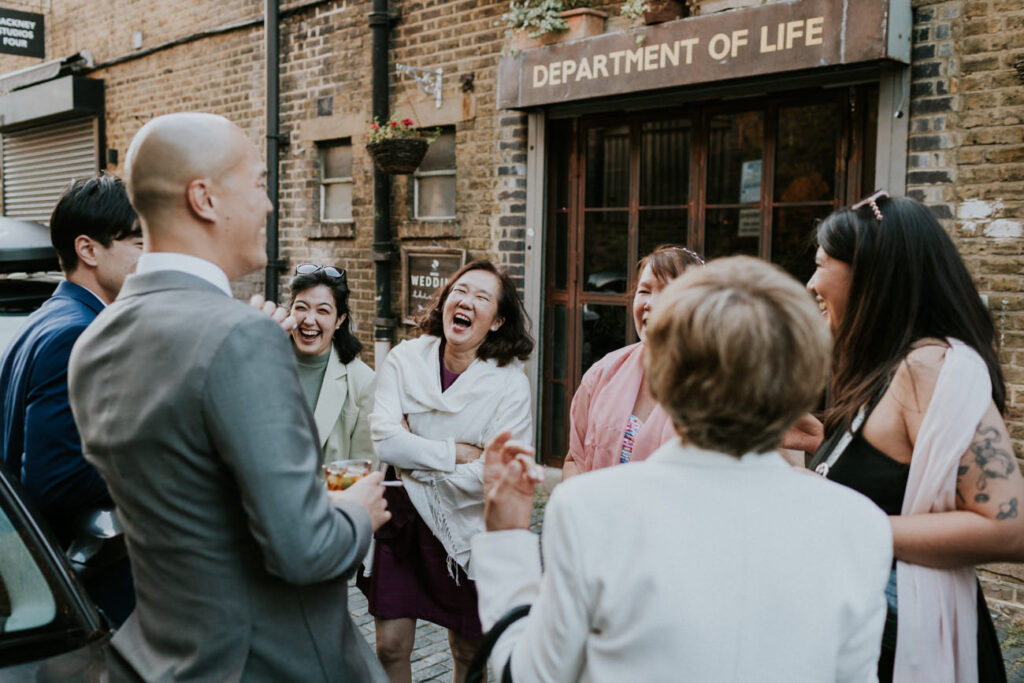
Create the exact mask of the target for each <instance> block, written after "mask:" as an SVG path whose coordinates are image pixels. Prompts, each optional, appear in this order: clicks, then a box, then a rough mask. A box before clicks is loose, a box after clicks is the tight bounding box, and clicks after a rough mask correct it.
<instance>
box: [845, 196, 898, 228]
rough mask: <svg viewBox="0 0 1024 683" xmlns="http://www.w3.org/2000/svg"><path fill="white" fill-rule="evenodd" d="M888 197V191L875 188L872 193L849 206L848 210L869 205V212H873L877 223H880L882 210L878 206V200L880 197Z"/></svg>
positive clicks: (855, 209)
mask: <svg viewBox="0 0 1024 683" xmlns="http://www.w3.org/2000/svg"><path fill="white" fill-rule="evenodd" d="M888 198H889V193H888V192H886V191H885V190H875V191H874V193H873V194H872V195H871V196H869V197H865V198H864V199H862V200H860V201H859V202H857V203H856V204H854V205H853V206H851V207H850V210H851V211H857V210H858V209H860V208H862V207H864V206H870V207H871V213H873V214H875V220H877V221H878V222H879V223H881V222H882V210H881V209H879V208H878V201H879V200H880V199H888Z"/></svg>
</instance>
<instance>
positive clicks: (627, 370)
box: [562, 245, 704, 479]
mask: <svg viewBox="0 0 1024 683" xmlns="http://www.w3.org/2000/svg"><path fill="white" fill-rule="evenodd" d="M693 265H704V261H703V260H702V259H701V258H700V257H699V256H697V254H695V253H694V252H692V251H690V250H689V249H687V248H686V247H677V246H672V245H664V246H660V247H658V248H657V249H655V250H654V251H652V252H651V253H650V254H648V255H647V256H645V257H643V258H642V259H641V260H640V263H639V264H637V272H638V273H639V275H638V277H637V283H636V293H635V294H634V295H633V324H634V326H635V328H636V331H637V334H638V335H640V341H639V342H637V343H636V344H631V345H629V346H627V347H625V348H622V349H618V350H617V351H612V352H611V353H609V354H608V355H607V356H605V357H604V358H602V359H601V360H599V361H598V362H596V363H594V364H593V365H592V366H591V367H590V369H589V370H587V372H586V373H585V374H584V375H583V380H582V381H581V382H580V386H579V388H578V389H577V390H576V394H575V395H574V396H573V397H572V407H571V409H570V422H569V454H568V455H566V456H565V463H564V464H563V466H562V479H568V478H569V477H571V476H573V475H575V474H579V473H580V472H589V471H590V470H596V469H600V468H602V467H611V466H612V465H618V464H620V463H625V462H630V461H638V460H644V459H646V458H647V456H649V455H650V454H651V453H653V452H654V451H656V450H657V449H658V447H659V446H661V445H662V444H663V443H665V442H666V441H668V440H669V439H671V438H673V437H675V435H676V433H675V430H674V429H673V428H672V422H671V420H669V417H668V415H666V414H665V411H664V410H662V409H661V406H659V405H658V403H657V401H655V400H654V397H653V396H652V395H651V390H650V389H649V388H648V386H647V378H646V377H645V376H644V349H645V339H646V328H647V317H648V315H649V314H650V312H651V306H652V305H653V303H654V300H655V299H656V298H657V296H658V294H659V293H660V292H661V290H662V289H664V288H665V286H666V285H668V283H669V282H671V281H672V280H674V279H676V278H677V277H679V276H680V275H682V273H683V271H684V270H686V269H687V268H688V267H690V266H693Z"/></svg>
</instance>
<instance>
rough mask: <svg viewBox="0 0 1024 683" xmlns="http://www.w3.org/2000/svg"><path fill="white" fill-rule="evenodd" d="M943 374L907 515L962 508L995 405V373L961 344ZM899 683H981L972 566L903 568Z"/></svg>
mask: <svg viewBox="0 0 1024 683" xmlns="http://www.w3.org/2000/svg"><path fill="white" fill-rule="evenodd" d="M948 341H949V344H950V348H949V350H948V351H947V352H946V358H945V361H944V362H943V364H942V369H941V371H940V372H939V377H938V380H937V382H936V384H935V393H934V394H932V399H931V402H930V403H929V405H928V411H927V412H926V413H925V417H924V421H923V422H922V423H921V430H920V431H919V432H918V435H917V442H916V443H915V444H914V452H913V456H912V458H911V461H910V476H909V479H908V481H907V490H906V495H905V496H904V499H903V509H902V514H904V515H916V514H923V513H928V512H945V511H949V510H955V509H956V475H957V467H958V466H959V464H960V458H961V456H962V455H963V454H964V452H966V451H967V448H968V447H969V446H970V444H971V441H972V439H973V438H974V433H975V431H976V430H977V427H978V424H979V423H980V422H981V418H982V417H983V416H984V414H985V411H986V410H987V409H988V406H989V403H990V402H991V400H992V385H991V380H990V378H989V374H988V367H987V366H986V365H985V362H984V361H983V360H982V359H981V356H979V355H978V354H977V352H975V351H974V349H972V348H970V347H969V346H967V345H965V344H964V343H962V342H960V341H959V340H956V339H950V340H948ZM896 581H897V595H898V600H899V605H898V609H899V618H898V628H897V635H896V663H895V669H894V672H893V680H895V681H898V682H899V683H910V682H912V681H913V682H916V681H928V682H929V683H942V682H944V681H948V682H949V683H977V680H978V663H977V656H978V655H977V628H978V612H977V588H976V585H975V582H976V579H975V575H974V568H973V567H961V568H959V569H933V568H931V567H922V566H920V565H915V564H907V563H905V562H899V563H898V564H897V571H896Z"/></svg>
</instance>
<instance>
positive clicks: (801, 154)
mask: <svg viewBox="0 0 1024 683" xmlns="http://www.w3.org/2000/svg"><path fill="white" fill-rule="evenodd" d="M836 114H837V112H836V104H835V102H826V103H822V104H812V105H807V106H800V107H782V108H780V109H779V124H778V129H777V130H778V132H777V133H776V150H775V201H777V202H817V201H827V202H831V201H832V199H833V197H834V191H835V183H836V145H837V142H838V141H837V139H836V129H835V128H834V127H833V126H828V125H821V122H823V121H828V120H829V119H831V118H834V117H835V116H836Z"/></svg>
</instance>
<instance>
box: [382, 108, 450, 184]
mask: <svg viewBox="0 0 1024 683" xmlns="http://www.w3.org/2000/svg"><path fill="white" fill-rule="evenodd" d="M437 136H438V131H437V130H432V131H424V130H420V129H419V128H416V127H415V125H413V122H412V119H401V120H395V119H392V120H390V121H387V122H385V123H381V122H380V121H379V120H378V119H374V122H373V123H372V124H370V132H369V133H368V134H367V136H366V151H367V152H369V153H370V156H371V157H373V163H374V164H376V165H377V168H379V169H380V170H382V171H384V172H385V173H391V174H392V175H401V174H405V173H412V172H413V171H415V170H416V168H417V167H418V166H419V165H420V162H421V161H423V156H424V155H425V154H426V153H427V146H428V145H429V144H430V143H431V142H433V141H434V140H436V139H437Z"/></svg>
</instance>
